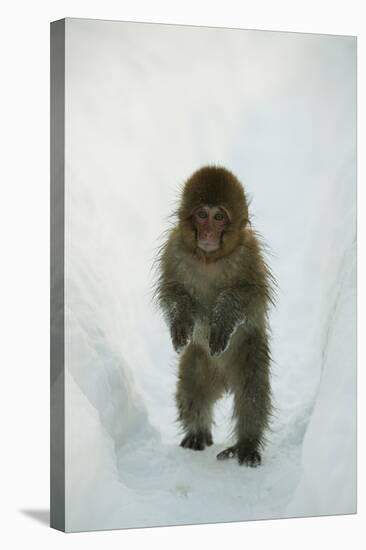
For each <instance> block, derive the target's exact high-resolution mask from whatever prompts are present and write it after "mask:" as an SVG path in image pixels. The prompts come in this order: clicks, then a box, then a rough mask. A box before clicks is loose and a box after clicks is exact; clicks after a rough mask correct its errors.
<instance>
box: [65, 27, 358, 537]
mask: <svg viewBox="0 0 366 550" xmlns="http://www.w3.org/2000/svg"><path fill="white" fill-rule="evenodd" d="M66 36H67V40H66V197H65V211H66V218H65V221H66V235H65V242H66V257H65V270H66V273H65V275H66V286H65V295H66V345H65V347H66V491H67V498H66V526H67V530H70V531H72V530H86V529H103V528H118V527H134V526H148V525H164V524H166V525H174V524H179V523H194V522H200V521H202V522H210V521H230V520H245V519H259V518H271V517H290V516H296V515H317V514H332V513H351V512H354V511H355V492H356V479H355V476H356V473H355V460H356V449H355V445H356V386H355V379H356V365H355V363H356V357H355V334H356V326H355V319H356V281H355V277H356V275H355V264H356V259H355V218H356V211H355V204H356V190H355V109H356V107H355V40H354V39H353V38H351V37H332V36H317V35H301V34H295V33H271V32H255V31H248V32H238V31H228V30H220V29H197V28H191V27H169V26H159V25H135V24H127V23H126V24H120V23H114V22H106V21H88V20H85V21H84V20H72V19H69V20H67V24H66ZM218 75H219V76H218ZM207 163H216V164H222V165H224V166H227V167H228V168H230V169H231V170H232V171H233V172H234V173H236V174H237V175H238V177H239V178H240V179H241V180H242V181H243V183H244V184H245V187H246V190H247V192H248V194H249V195H250V196H251V198H252V202H251V215H252V223H253V225H254V227H255V228H256V229H258V230H259V231H260V232H261V233H262V234H263V235H264V237H265V240H266V242H267V243H268V245H269V249H270V250H271V251H272V252H271V253H270V254H269V256H268V261H269V263H270V265H271V266H272V269H273V271H274V273H275V275H276V277H277V280H278V283H279V293H278V300H277V307H276V309H275V310H274V311H273V312H272V317H271V324H272V328H273V337H272V349H273V356H274V360H275V361H274V366H273V393H274V398H275V404H276V416H275V419H274V425H273V430H272V433H271V434H270V435H269V442H268V446H267V449H266V453H265V455H264V457H263V466H262V467H261V468H258V469H255V470H252V469H247V468H244V469H243V468H239V466H238V465H237V464H236V463H235V464H234V463H233V462H231V463H228V464H225V466H224V467H223V466H222V464H218V462H217V461H216V460H215V453H216V452H217V451H218V450H221V448H222V447H219V446H221V445H224V444H225V443H226V442H227V440H228V427H229V418H230V405H231V403H230V399H227V400H224V401H223V403H221V404H219V405H218V411H217V418H216V421H217V427H216V430H215V433H214V436H215V443H216V444H215V446H214V447H213V448H211V449H210V450H207V451H205V452H204V453H194V452H190V451H185V450H182V449H180V448H179V447H178V446H177V443H178V441H179V439H178V438H179V434H178V430H177V426H176V425H175V423H174V419H175V408H174V399H173V394H174V385H175V369H176V357H175V354H174V353H173V351H172V348H171V344H170V341H169V337H168V332H167V329H166V327H165V326H164V324H163V321H162V318H161V316H160V315H159V313H158V312H156V311H155V310H154V307H153V305H152V302H151V288H152V283H153V276H152V273H151V265H152V262H153V258H154V255H155V253H156V249H157V247H158V245H159V244H160V242H161V239H160V236H161V234H162V233H163V231H164V230H165V229H166V227H167V223H168V217H169V214H170V213H171V211H172V209H174V207H175V201H176V197H177V192H178V189H179V186H180V185H181V184H182V182H183V181H184V180H185V178H186V177H187V176H189V174H190V173H191V172H193V171H194V170H195V169H197V168H198V167H199V166H201V165H204V164H207Z"/></svg>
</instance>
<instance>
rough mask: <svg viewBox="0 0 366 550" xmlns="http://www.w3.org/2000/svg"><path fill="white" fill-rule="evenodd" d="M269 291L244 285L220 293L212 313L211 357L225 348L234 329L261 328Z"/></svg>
mask: <svg viewBox="0 0 366 550" xmlns="http://www.w3.org/2000/svg"><path fill="white" fill-rule="evenodd" d="M267 293H268V289H267V287H266V285H264V286H262V285H253V284H246V285H243V286H240V287H237V288H230V289H225V290H223V291H221V292H220V294H219V296H218V298H217V301H216V304H215V307H214V309H213V312H212V317H211V323H210V340H209V347H210V351H211V354H212V355H219V354H220V353H222V352H224V351H225V349H226V348H227V346H228V344H229V341H230V337H231V336H232V334H233V333H234V332H235V330H236V328H237V327H238V326H239V325H240V324H242V323H246V324H248V326H257V325H258V324H262V322H263V317H264V315H265V312H266V303H267Z"/></svg>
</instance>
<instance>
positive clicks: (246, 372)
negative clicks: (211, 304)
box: [217, 330, 271, 466]
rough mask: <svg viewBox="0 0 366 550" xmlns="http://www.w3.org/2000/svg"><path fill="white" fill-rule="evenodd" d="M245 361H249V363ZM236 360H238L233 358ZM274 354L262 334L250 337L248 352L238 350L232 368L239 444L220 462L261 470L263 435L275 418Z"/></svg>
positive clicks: (223, 455) (218, 456) (246, 346)
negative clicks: (271, 372) (231, 461)
mask: <svg viewBox="0 0 366 550" xmlns="http://www.w3.org/2000/svg"><path fill="white" fill-rule="evenodd" d="M240 357H241V358H243V357H244V358H245V362H244V364H243V361H242V359H241V361H240ZM233 359H234V360H235V357H234V358H233ZM269 367H270V353H269V348H268V341H267V336H266V334H265V333H263V332H262V331H260V330H258V331H253V332H252V333H251V334H250V335H248V337H247V339H246V342H245V348H241V349H240V350H238V354H237V358H236V362H235V364H233V365H232V368H231V373H230V375H231V380H230V385H231V388H232V390H233V393H234V418H235V420H236V425H235V433H236V437H237V443H236V444H235V445H233V446H232V447H229V448H228V449H225V450H224V451H222V452H221V453H219V454H218V455H217V458H218V459H219V460H225V459H226V458H232V457H236V458H237V459H238V461H239V464H246V465H247V466H258V465H259V464H260V463H261V454H260V450H261V447H262V446H263V433H264V431H265V429H266V428H267V427H268V424H269V417H270V414H271V388H270V376H269Z"/></svg>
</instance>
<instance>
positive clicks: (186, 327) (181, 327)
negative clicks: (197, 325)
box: [170, 318, 193, 353]
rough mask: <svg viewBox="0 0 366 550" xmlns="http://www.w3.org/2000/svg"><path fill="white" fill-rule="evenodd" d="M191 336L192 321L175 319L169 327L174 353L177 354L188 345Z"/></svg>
mask: <svg viewBox="0 0 366 550" xmlns="http://www.w3.org/2000/svg"><path fill="white" fill-rule="evenodd" d="M192 334H193V320H192V319H190V318H177V319H175V320H174V321H173V322H172V324H171V326H170V335H171V338H172V343H173V347H174V349H175V351H176V352H177V353H179V352H180V351H182V349H183V348H184V347H185V346H186V345H187V344H188V342H189V340H190V339H191V338H192Z"/></svg>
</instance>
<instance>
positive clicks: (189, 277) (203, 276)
mask: <svg viewBox="0 0 366 550" xmlns="http://www.w3.org/2000/svg"><path fill="white" fill-rule="evenodd" d="M174 218H175V220H176V223H174V225H173V227H172V228H171V229H170V231H169V232H168V237H167V239H166V240H165V242H164V243H163V245H162V247H161V249H160V251H159V254H158V259H157V266H158V273H159V275H158V278H157V281H156V287H155V298H156V301H157V303H158V306H159V307H160V308H161V310H162V312H163V315H164V317H165V320H166V322H167V324H168V327H169V329H170V335H171V340H172V344H173V347H174V349H175V351H176V352H178V354H179V365H178V377H177V378H178V379H177V388H176V394H175V400H176V406H177V411H178V418H177V420H178V421H179V423H180V425H181V427H182V431H183V435H184V436H183V439H182V441H181V443H180V445H181V447H183V448H186V449H193V450H203V449H205V448H206V447H207V446H210V445H212V444H213V439H212V425H213V406H214V404H215V402H216V401H217V400H218V399H219V398H220V397H222V396H223V395H224V394H225V393H226V392H229V393H231V394H232V395H233V401H234V406H233V420H234V422H235V424H234V433H235V437H236V442H235V444H234V445H232V446H229V447H228V448H226V449H225V450H223V451H221V452H220V453H219V454H218V455H217V459H218V460H225V459H227V458H236V459H237V460H238V462H239V464H245V465H247V466H251V467H256V466H258V465H260V464H261V460H262V457H261V453H262V450H263V447H264V441H265V433H266V430H267V429H268V428H269V424H270V417H271V414H272V398H271V384H270V367H271V354H270V347H269V321H268V317H269V308H270V305H271V304H274V286H275V279H274V277H273V275H272V273H271V271H270V269H269V267H268V265H267V263H266V261H265V260H264V254H263V245H262V241H261V239H260V238H259V237H258V234H257V233H256V232H255V231H254V230H253V229H252V226H251V223H250V220H249V212H248V201H247V197H246V194H245V191H244V188H243V186H242V184H241V183H240V181H239V180H238V179H237V177H236V176H235V175H234V174H233V173H232V172H230V171H229V170H227V169H226V168H224V167H221V166H215V165H209V166H204V167H202V168H200V169H199V170H197V171H196V172H194V173H193V175H191V177H190V178H189V179H188V180H187V181H186V182H185V184H184V186H183V188H182V192H181V196H180V202H179V207H178V210H177V211H176V212H175V213H174Z"/></svg>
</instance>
